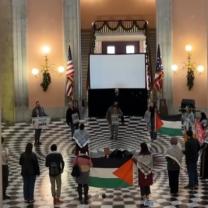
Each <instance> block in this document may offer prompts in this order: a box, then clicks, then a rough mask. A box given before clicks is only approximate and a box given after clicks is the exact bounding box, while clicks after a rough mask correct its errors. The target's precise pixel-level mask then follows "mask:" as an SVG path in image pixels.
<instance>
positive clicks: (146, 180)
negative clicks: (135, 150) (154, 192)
mask: <svg viewBox="0 0 208 208" xmlns="http://www.w3.org/2000/svg"><path fill="white" fill-rule="evenodd" d="M140 146H141V150H140V153H139V154H135V155H134V156H133V158H132V159H133V161H134V162H135V163H136V165H137V168H138V185H139V187H140V191H141V197H142V200H144V205H145V204H148V200H149V195H150V193H151V191H150V185H152V184H153V173H152V169H153V158H152V155H151V153H150V151H149V149H148V146H147V144H146V143H141V144H140Z"/></svg>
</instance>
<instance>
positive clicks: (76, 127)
mask: <svg viewBox="0 0 208 208" xmlns="http://www.w3.org/2000/svg"><path fill="white" fill-rule="evenodd" d="M70 127H71V135H72V137H73V135H74V131H75V129H78V128H79V123H77V124H73V123H70Z"/></svg>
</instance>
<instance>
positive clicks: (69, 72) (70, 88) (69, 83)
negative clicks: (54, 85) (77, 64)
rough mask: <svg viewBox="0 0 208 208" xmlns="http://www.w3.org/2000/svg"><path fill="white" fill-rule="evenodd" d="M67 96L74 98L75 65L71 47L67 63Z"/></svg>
mask: <svg viewBox="0 0 208 208" xmlns="http://www.w3.org/2000/svg"><path fill="white" fill-rule="evenodd" d="M66 79H67V82H66V96H68V97H69V96H72V94H73V82H74V64H73V62H72V55H71V49H70V46H69V50H68V61H67V67H66Z"/></svg>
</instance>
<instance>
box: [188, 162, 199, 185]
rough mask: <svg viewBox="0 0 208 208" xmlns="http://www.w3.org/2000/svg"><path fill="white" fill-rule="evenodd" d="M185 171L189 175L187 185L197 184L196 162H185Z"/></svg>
mask: <svg viewBox="0 0 208 208" xmlns="http://www.w3.org/2000/svg"><path fill="white" fill-rule="evenodd" d="M186 165H187V171H188V176H189V186H190V187H194V186H197V185H198V173H197V162H191V163H187V164H186Z"/></svg>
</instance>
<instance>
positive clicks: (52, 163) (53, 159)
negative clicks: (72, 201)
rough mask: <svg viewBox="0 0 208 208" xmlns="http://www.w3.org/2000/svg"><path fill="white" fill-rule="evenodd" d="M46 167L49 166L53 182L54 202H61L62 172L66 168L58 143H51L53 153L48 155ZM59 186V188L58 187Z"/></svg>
mask: <svg viewBox="0 0 208 208" xmlns="http://www.w3.org/2000/svg"><path fill="white" fill-rule="evenodd" d="M45 165H46V167H48V168H49V177H50V182H51V193H52V196H53V203H54V204H60V203H63V201H61V200H60V196H61V174H62V173H63V170H64V160H63V157H62V155H61V153H58V152H57V145H56V144H52V145H51V153H49V154H48V155H47V156H46V163H45ZM56 188H57V189H56Z"/></svg>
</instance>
